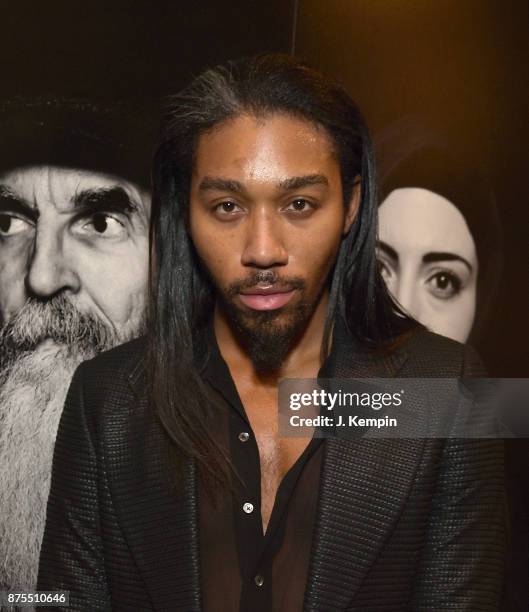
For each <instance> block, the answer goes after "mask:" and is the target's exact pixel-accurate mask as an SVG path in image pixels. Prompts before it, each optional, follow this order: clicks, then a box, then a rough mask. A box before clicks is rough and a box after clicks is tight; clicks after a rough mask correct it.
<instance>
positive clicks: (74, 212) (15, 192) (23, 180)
mask: <svg viewBox="0 0 529 612" xmlns="http://www.w3.org/2000/svg"><path fill="white" fill-rule="evenodd" d="M149 207H150V204H149V199H148V197H147V194H145V193H143V192H142V191H141V190H140V189H139V188H137V187H135V186H134V185H132V184H131V183H128V182H127V181H125V180H122V179H120V178H117V177H113V176H109V175H104V174H98V173H94V172H90V171H87V170H75V169H67V168H61V167H53V166H38V167H28V168H19V169H15V170H12V171H10V172H6V173H5V174H2V175H0V322H2V323H3V324H5V323H7V322H9V321H10V320H11V319H12V318H13V317H14V316H15V315H16V314H17V313H18V312H19V311H20V310H21V308H22V307H23V306H24V304H25V303H26V302H27V301H28V300H30V301H31V300H33V301H34V303H37V302H38V303H46V302H48V301H49V300H52V299H53V298H57V297H58V296H62V297H64V298H65V299H66V300H67V301H68V302H69V303H70V304H71V305H73V306H74V307H75V308H76V309H77V310H78V311H79V312H81V313H84V314H87V315H92V316H93V317H95V318H96V319H98V320H100V321H101V322H102V323H103V324H104V325H105V326H106V327H108V328H110V329H112V331H113V332H114V333H115V334H116V336H117V337H118V338H121V339H125V338H128V337H129V336H130V335H131V333H132V331H133V330H136V329H137V328H138V326H139V324H140V322H141V319H142V314H143V309H144V300H145V297H144V293H145V286H146V279H147V266H148V263H147V253H148V246H147V245H148V231H147V230H148V217H149Z"/></svg>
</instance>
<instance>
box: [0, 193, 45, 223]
mask: <svg viewBox="0 0 529 612" xmlns="http://www.w3.org/2000/svg"><path fill="white" fill-rule="evenodd" d="M7 212H11V213H17V214H19V215H21V216H23V217H27V218H29V219H31V220H32V221H36V220H37V219H38V217H39V213H38V211H37V210H35V209H34V208H32V207H31V206H29V205H28V203H27V202H26V201H25V200H23V199H22V198H20V197H18V196H17V195H15V194H14V193H13V192H12V191H11V190H10V189H9V188H8V187H6V186H5V185H0V213H7Z"/></svg>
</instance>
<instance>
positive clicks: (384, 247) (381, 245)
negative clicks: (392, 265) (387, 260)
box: [377, 240, 399, 261]
mask: <svg viewBox="0 0 529 612" xmlns="http://www.w3.org/2000/svg"><path fill="white" fill-rule="evenodd" d="M377 246H378V248H379V249H380V250H381V251H384V253H385V254H386V255H387V256H388V257H391V259H394V260H395V261H399V254H398V253H397V251H395V249H394V248H393V247H390V246H389V244H387V243H386V242H383V241H382V240H379V241H378V242H377Z"/></svg>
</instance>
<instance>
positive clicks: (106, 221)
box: [80, 213, 126, 238]
mask: <svg viewBox="0 0 529 612" xmlns="http://www.w3.org/2000/svg"><path fill="white" fill-rule="evenodd" d="M80 229H81V231H82V232H83V233H85V234H88V235H92V236H94V235H95V236H102V237H104V238H115V237H117V236H121V235H122V234H123V233H124V232H125V231H126V229H125V225H124V224H123V223H122V222H121V221H119V220H118V219H116V217H114V216H112V215H109V214H107V213H95V214H94V215H92V216H91V217H90V218H89V220H88V221H86V222H84V223H82V224H81V226H80Z"/></svg>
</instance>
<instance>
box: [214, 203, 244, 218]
mask: <svg viewBox="0 0 529 612" xmlns="http://www.w3.org/2000/svg"><path fill="white" fill-rule="evenodd" d="M213 210H214V212H215V213H217V214H218V215H221V216H227V215H233V214H234V213H238V212H240V211H241V208H240V207H239V206H238V205H237V204H235V202H230V201H229V200H226V202H220V204H217V205H216V206H215V208H214V209H213Z"/></svg>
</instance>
